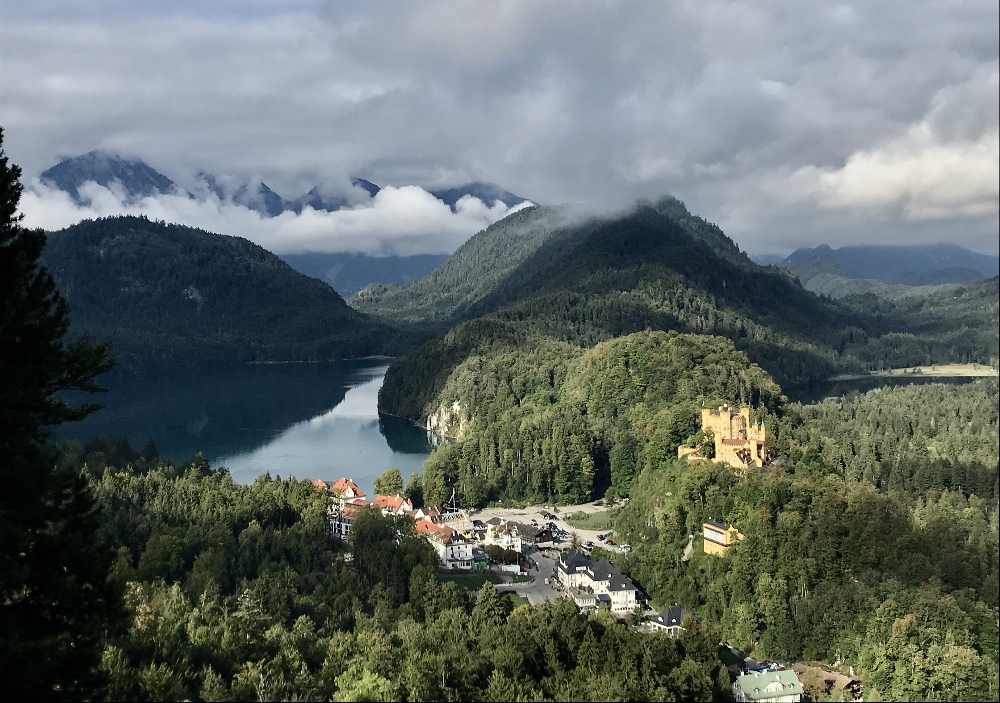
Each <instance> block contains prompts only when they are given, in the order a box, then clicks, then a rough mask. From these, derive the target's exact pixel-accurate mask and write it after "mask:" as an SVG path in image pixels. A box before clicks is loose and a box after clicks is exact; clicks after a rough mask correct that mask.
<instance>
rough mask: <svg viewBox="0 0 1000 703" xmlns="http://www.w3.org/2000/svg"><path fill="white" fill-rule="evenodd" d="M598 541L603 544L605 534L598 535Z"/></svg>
mask: <svg viewBox="0 0 1000 703" xmlns="http://www.w3.org/2000/svg"><path fill="white" fill-rule="evenodd" d="M597 541H598V542H603V541H604V535H603V534H598V535H597Z"/></svg>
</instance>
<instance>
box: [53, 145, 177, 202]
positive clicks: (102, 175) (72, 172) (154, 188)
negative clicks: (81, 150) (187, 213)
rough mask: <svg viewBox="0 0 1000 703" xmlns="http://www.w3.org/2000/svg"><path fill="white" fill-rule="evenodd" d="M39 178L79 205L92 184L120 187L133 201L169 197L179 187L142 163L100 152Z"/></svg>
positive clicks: (70, 160) (60, 165)
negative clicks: (153, 196) (167, 195)
mask: <svg viewBox="0 0 1000 703" xmlns="http://www.w3.org/2000/svg"><path fill="white" fill-rule="evenodd" d="M39 178H40V180H41V181H42V182H43V183H46V184H48V185H51V186H53V187H55V188H58V189H59V190H62V191H65V192H66V193H68V194H69V195H70V196H71V197H72V198H73V199H74V200H75V201H76V202H82V201H83V196H82V194H81V192H80V188H81V187H82V186H83V185H84V184H85V183H87V182H88V181H93V182H94V183H97V184H98V185H101V186H105V187H111V186H112V185H115V184H118V185H119V186H120V187H121V188H122V189H123V190H124V193H125V195H126V197H128V198H129V199H135V198H142V197H145V196H148V195H157V194H160V193H169V192H171V191H173V190H174V188H175V187H176V184H175V183H174V182H173V181H172V180H170V179H169V178H167V177H166V176H164V175H163V174H162V173H160V172H159V171H157V170H156V169H154V168H153V167H151V166H150V165H149V164H147V163H146V162H145V161H143V160H141V159H132V158H126V157H123V156H119V155H118V154H114V153H111V152H108V151H100V150H94V151H88V152H87V153H86V154H81V155H80V156H74V157H70V158H68V159H64V160H63V161H60V162H59V163H57V164H55V165H53V166H51V167H49V168H47V169H45V170H44V171H42V173H41V175H40V176H39Z"/></svg>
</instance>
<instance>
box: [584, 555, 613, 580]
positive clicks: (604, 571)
mask: <svg viewBox="0 0 1000 703" xmlns="http://www.w3.org/2000/svg"><path fill="white" fill-rule="evenodd" d="M589 571H590V573H591V574H593V577H594V579H596V580H598V581H607V580H608V579H609V578H611V576H612V575H613V574H614V573H615V569H614V567H613V566H611V562H610V561H608V560H607V559H598V560H597V561H591V562H590V569H589Z"/></svg>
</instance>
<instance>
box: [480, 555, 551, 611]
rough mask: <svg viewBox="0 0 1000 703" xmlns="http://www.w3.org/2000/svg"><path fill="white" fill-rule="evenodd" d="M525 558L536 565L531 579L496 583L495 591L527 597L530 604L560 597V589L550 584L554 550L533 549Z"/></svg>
mask: <svg viewBox="0 0 1000 703" xmlns="http://www.w3.org/2000/svg"><path fill="white" fill-rule="evenodd" d="M527 558H528V559H529V560H530V561H532V562H534V564H535V565H536V566H537V570H536V569H532V570H531V573H530V576H532V580H531V581H525V582H523V583H498V584H497V585H496V589H497V592H499V593H516V594H518V595H519V596H523V597H525V598H527V599H528V602H529V603H531V604H532V605H539V604H540V603H544V602H545V601H549V600H552V599H554V598H559V597H561V596H562V595H563V594H562V591H559V590H558V589H556V588H555V587H553V585H552V582H553V578H552V574H553V572H554V571H555V567H556V558H557V557H556V556H555V552H553V551H551V550H546V551H545V552H539V551H533V552H531V553H530V554H529V555H528V557H527ZM545 579H549V583H545Z"/></svg>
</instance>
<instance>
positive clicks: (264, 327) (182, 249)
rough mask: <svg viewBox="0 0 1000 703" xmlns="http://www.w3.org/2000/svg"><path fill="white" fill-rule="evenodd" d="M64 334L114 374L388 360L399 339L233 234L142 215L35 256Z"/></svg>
mask: <svg viewBox="0 0 1000 703" xmlns="http://www.w3.org/2000/svg"><path fill="white" fill-rule="evenodd" d="M42 263H43V264H44V265H45V266H46V268H48V269H49V271H50V272H51V273H52V275H53V277H54V278H55V280H56V284H57V286H58V287H59V289H60V291H61V292H62V294H63V295H64V296H65V298H66V300H67V301H68V303H69V306H70V309H71V319H72V321H73V332H74V333H76V334H83V335H86V336H88V337H91V338H94V339H97V340H101V341H106V342H108V343H110V345H111V347H112V350H113V351H114V353H115V355H116V356H117V357H118V359H119V361H120V362H122V363H123V365H125V366H133V365H145V364H148V363H150V362H154V363H156V362H160V363H166V364H169V365H171V366H176V365H193V364H195V365H196V364H200V363H208V362H218V363H237V362H241V361H319V360H330V359H337V358H344V357H353V356H365V355H371V354H386V353H394V352H398V351H399V350H400V348H401V347H402V346H403V344H404V342H403V339H404V338H405V335H401V334H400V333H398V332H396V331H392V330H390V329H389V328H388V327H387V326H386V325H384V324H382V323H380V322H378V321H376V320H374V319H372V318H370V317H368V316H367V315H365V314H363V313H359V312H357V311H356V310H354V309H352V308H350V307H348V305H347V304H346V303H345V302H344V300H343V298H341V297H340V296H339V295H337V293H336V292H335V291H334V290H333V289H331V288H330V287H329V286H328V285H325V284H323V283H321V282H320V281H318V280H316V279H314V278H310V277H308V276H305V275H303V274H301V273H299V272H297V271H295V270H293V269H292V268H291V267H290V266H289V265H288V264H286V263H285V262H284V261H282V260H281V259H279V258H278V257H277V256H275V255H274V254H272V253H270V252H269V251H267V250H265V249H263V248H262V247H260V246H258V245H256V244H254V243H252V242H250V241H248V240H246V239H243V238H241V237H230V236H225V235H221V234H212V233H210V232H205V231H203V230H200V229H195V228H192V227H184V226H182V225H173V224H165V223H162V222H153V221H151V220H148V219H146V218H144V217H131V216H128V217H107V218H102V219H98V220H86V221H84V222H81V223H79V224H77V225H73V226H72V227H68V228H66V229H64V230H61V231H58V232H53V233H51V234H50V235H49V238H48V243H47V245H46V249H45V252H44V254H43V257H42Z"/></svg>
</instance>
